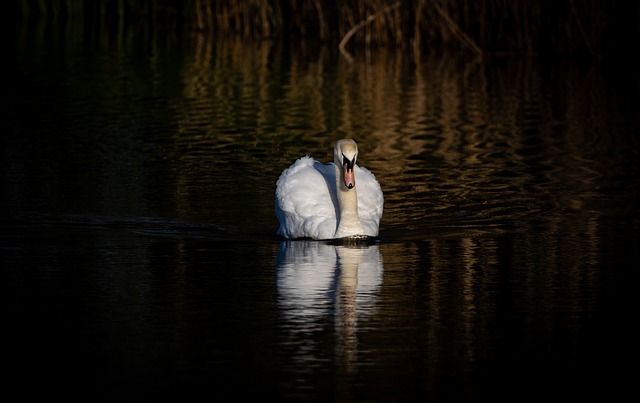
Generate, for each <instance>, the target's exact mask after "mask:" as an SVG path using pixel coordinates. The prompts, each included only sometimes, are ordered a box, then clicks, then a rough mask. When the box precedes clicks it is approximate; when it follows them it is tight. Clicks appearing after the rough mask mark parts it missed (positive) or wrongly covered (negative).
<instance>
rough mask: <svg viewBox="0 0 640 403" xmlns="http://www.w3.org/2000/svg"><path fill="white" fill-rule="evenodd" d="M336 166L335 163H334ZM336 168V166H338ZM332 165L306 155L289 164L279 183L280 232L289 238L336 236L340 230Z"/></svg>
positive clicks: (277, 211)
mask: <svg viewBox="0 0 640 403" xmlns="http://www.w3.org/2000/svg"><path fill="white" fill-rule="evenodd" d="M331 166H333V164H331ZM334 170H335V168H334ZM333 175H334V176H333V178H334V179H332V180H327V178H328V176H330V170H329V169H328V165H323V164H321V163H319V162H317V161H315V160H314V159H313V158H311V157H303V158H300V159H299V160H297V161H296V162H295V163H294V164H293V165H292V166H291V167H289V168H287V169H286V170H285V171H284V172H283V173H282V175H280V178H279V179H278V182H277V184H276V215H277V216H278V220H279V221H280V227H279V228H278V235H281V236H284V237H287V238H315V239H329V238H332V237H333V236H334V234H335V231H336V210H335V209H336V208H335V205H334V201H333V200H332V199H331V196H330V195H331V193H334V192H330V186H331V184H332V183H333V187H334V188H335V173H334V174H333Z"/></svg>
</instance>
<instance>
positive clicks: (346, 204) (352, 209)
mask: <svg viewBox="0 0 640 403" xmlns="http://www.w3.org/2000/svg"><path fill="white" fill-rule="evenodd" d="M343 178H344V175H343V173H342V169H341V168H340V167H336V190H337V193H338V194H337V198H338V207H339V209H340V211H339V216H338V229H336V234H335V238H344V237H346V236H353V235H364V230H363V229H362V225H361V224H360V216H359V215H358V194H357V193H356V189H357V188H358V185H357V180H356V186H355V187H354V188H353V189H347V187H346V186H345V184H344V179H343Z"/></svg>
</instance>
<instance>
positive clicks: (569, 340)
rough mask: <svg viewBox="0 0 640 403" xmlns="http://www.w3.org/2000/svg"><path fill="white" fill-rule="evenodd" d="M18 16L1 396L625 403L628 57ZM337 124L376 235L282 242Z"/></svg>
mask: <svg viewBox="0 0 640 403" xmlns="http://www.w3.org/2000/svg"><path fill="white" fill-rule="evenodd" d="M75 29H77V27H75V26H74V25H73V24H72V23H68V24H66V25H61V26H60V27H55V26H54V27H51V26H49V25H47V26H45V27H43V26H39V25H33V26H31V25H25V27H24V28H23V29H18V30H17V32H16V34H17V35H16V37H15V42H12V43H11V44H10V45H11V46H9V55H8V59H9V60H10V61H9V62H8V63H9V65H10V67H11V68H12V69H11V70H10V75H9V76H8V77H6V81H7V82H8V83H7V85H8V88H9V89H10V91H9V92H8V93H6V94H5V103H4V104H5V106H4V107H3V108H2V122H3V124H2V126H3V130H2V132H3V133H2V136H1V140H0V141H1V143H0V146H1V150H2V158H1V160H0V161H1V162H0V163H1V171H0V174H1V182H0V186H1V188H2V197H1V198H0V207H1V212H2V223H3V226H2V232H1V233H0V236H1V237H2V243H1V246H0V251H1V252H0V257H1V260H2V267H3V268H2V270H1V273H2V277H1V280H0V281H1V283H2V286H3V292H2V295H3V299H2V301H3V304H2V306H3V315H2V316H3V326H2V328H3V339H4V343H3V346H4V350H5V351H4V353H3V363H4V367H5V373H6V374H7V375H5V376H4V379H3V384H4V385H5V391H10V392H12V391H17V392H19V393H20V395H21V396H24V397H27V396H28V397H33V396H37V397H41V396H47V397H49V396H60V397H66V398H82V399H87V398H88V399H90V400H96V399H97V400H101V399H104V400H121V399H122V398H126V399H131V400H133V399H139V398H149V399H150V400H151V399H153V400H157V399H158V398H161V397H164V398H168V397H177V398H185V397H191V396H194V397H195V396H198V397H200V398H202V397H204V398H206V399H215V398H221V397H258V398H275V399H277V400H279V401H286V400H322V401H327V400H328V401H350V400H364V401H415V400H418V401H451V400H456V401H460V400H465V401H474V400H483V401H486V399H498V400H501V399H505V400H508V401H522V400H529V399H531V400H537V399H540V398H548V397H549V396H555V397H560V398H571V399H575V398H584V397H593V396H599V397H603V398H606V399H607V400H615V399H616V398H618V397H621V396H626V394H627V393H628V392H629V391H630V390H631V386H632V382H634V381H635V373H636V370H635V369H634V368H635V367H636V364H637V359H638V355H637V352H638V351H637V350H638V348H637V336H638V332H637V331H636V330H635V328H636V326H635V318H636V309H635V307H636V306H637V303H636V300H635V296H636V290H635V287H634V286H633V285H634V283H633V280H634V279H635V278H636V277H637V276H636V273H637V270H638V267H640V266H639V263H640V259H639V257H640V253H639V252H638V248H639V247H640V241H639V236H640V215H639V208H638V195H639V191H640V181H639V175H638V174H639V173H640V172H639V171H640V169H639V162H638V161H639V159H638V157H639V156H640V137H639V136H640V123H639V121H638V116H639V115H638V112H639V108H638V106H639V104H638V94H639V88H640V87H639V82H638V76H637V69H635V68H634V67H633V66H630V65H628V64H623V63H622V64H619V65H613V64H611V63H608V62H606V61H605V62H603V63H593V62H584V61H582V62H577V61H575V60H546V59H541V58H540V59H537V58H534V59H532V58H526V59H517V58H504V59H493V60H486V61H484V62H474V61H464V62H463V61H454V60H452V59H442V60H441V59H437V60H421V61H420V62H419V63H415V62H412V61H409V60H407V58H406V57H404V56H403V55H402V54H400V53H399V52H398V53H396V52H394V51H387V52H384V51H381V52H379V53H376V54H371V55H359V57H358V56H357V57H356V63H355V64H349V63H348V62H347V61H346V60H345V59H344V58H341V57H340V55H339V54H338V52H336V51H335V50H334V49H327V48H322V47H314V46H309V47H300V48H298V47H295V46H294V47H291V46H288V44H280V43H271V42H261V43H250V42H242V41H236V40H231V39H228V40H221V41H213V40H211V39H209V38H206V37H200V36H191V35H186V34H185V35H177V34H175V35H174V34H166V33H153V35H152V34H150V33H148V32H136V31H135V30H131V31H127V32H125V33H122V34H121V35H122V36H118V37H117V38H114V37H112V36H108V35H104V36H101V35H87V34H85V35H82V34H78V33H77V32H76V31H75ZM341 137H352V138H355V139H356V140H357V141H358V143H359V145H360V157H359V162H360V163H361V164H362V165H364V166H365V167H367V168H368V169H370V170H371V171H372V172H374V173H375V174H376V176H377V178H378V180H379V181H380V183H381V185H382V189H383V191H384V193H385V203H386V204H385V212H384V217H383V219H382V222H381V228H380V233H381V237H380V240H379V241H378V242H376V243H374V244H373V245H359V246H349V245H347V246H345V245H334V244H330V243H323V242H311V241H296V242H282V241H281V240H280V239H278V238H276V236H275V231H276V229H277V221H276V218H275V213H274V206H273V198H274V190H275V182H276V180H277V179H278V176H279V175H280V173H281V172H282V170H283V169H284V168H286V167H287V166H288V165H289V164H291V163H292V162H293V160H294V159H296V158H298V157H300V156H302V155H305V154H309V155H311V156H314V157H315V158H318V159H321V160H325V161H328V160H330V159H331V153H332V147H333V143H334V142H335V140H336V139H338V138H341Z"/></svg>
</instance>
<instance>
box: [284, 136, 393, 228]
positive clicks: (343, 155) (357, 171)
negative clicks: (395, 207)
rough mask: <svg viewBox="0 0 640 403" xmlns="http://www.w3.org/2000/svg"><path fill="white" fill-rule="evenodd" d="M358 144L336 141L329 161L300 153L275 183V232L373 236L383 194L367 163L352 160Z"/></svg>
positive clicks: (380, 211)
mask: <svg viewBox="0 0 640 403" xmlns="http://www.w3.org/2000/svg"><path fill="white" fill-rule="evenodd" d="M357 157H358V146H357V145H356V143H355V141H353V140H350V139H343V140H338V142H336V146H335V148H334V162H332V163H328V164H322V163H320V162H318V161H315V160H314V159H313V158H311V157H308V156H307V157H302V158H300V159H299V160H297V161H296V162H295V163H293V165H291V166H290V167H289V168H287V169H285V170H284V172H282V175H280V179H278V182H277V184H276V216H277V217H278V221H279V222H280V227H279V228H278V235H281V236H283V237H285V238H290V239H292V238H312V239H335V238H347V237H364V236H369V237H375V236H378V225H379V224H380V218H381V217H382V208H383V204H384V197H383V195H382V190H381V189H380V184H379V183H378V181H377V180H376V178H375V176H374V175H373V174H372V173H371V172H369V171H368V170H367V169H366V168H362V167H359V166H358V165H356V159H357Z"/></svg>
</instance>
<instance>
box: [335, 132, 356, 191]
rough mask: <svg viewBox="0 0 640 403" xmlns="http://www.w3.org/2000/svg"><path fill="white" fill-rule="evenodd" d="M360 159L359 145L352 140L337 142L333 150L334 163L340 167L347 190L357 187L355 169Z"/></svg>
mask: <svg viewBox="0 0 640 403" xmlns="http://www.w3.org/2000/svg"><path fill="white" fill-rule="evenodd" d="M357 158H358V145H357V144H356V142H355V141H353V140H351V139H342V140H338V141H337V142H336V146H335V148H334V149H333V162H334V163H335V164H336V166H338V167H340V173H341V174H342V176H343V179H344V185H345V186H346V187H347V189H352V188H354V187H355V186H356V176H355V173H354V167H355V165H356V159H357Z"/></svg>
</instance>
